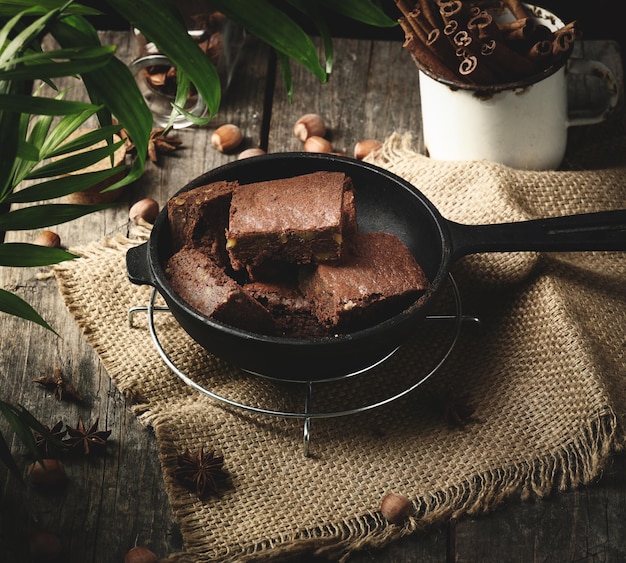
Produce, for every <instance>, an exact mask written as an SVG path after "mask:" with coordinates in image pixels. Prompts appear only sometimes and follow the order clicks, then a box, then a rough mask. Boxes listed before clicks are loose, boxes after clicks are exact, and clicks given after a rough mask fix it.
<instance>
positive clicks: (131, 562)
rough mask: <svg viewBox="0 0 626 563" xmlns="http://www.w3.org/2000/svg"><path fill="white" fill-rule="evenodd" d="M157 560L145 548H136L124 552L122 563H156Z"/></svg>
mask: <svg viewBox="0 0 626 563" xmlns="http://www.w3.org/2000/svg"><path fill="white" fill-rule="evenodd" d="M158 561H159V558H158V557H157V556H156V555H155V554H154V553H153V552H152V551H150V550H149V549H148V548H147V547H142V546H137V547H133V548H132V549H131V550H129V551H127V552H126V555H124V563H158Z"/></svg>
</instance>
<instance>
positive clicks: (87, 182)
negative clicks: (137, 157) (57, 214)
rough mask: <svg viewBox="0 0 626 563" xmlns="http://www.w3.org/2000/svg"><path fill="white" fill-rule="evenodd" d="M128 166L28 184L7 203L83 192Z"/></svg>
mask: <svg viewBox="0 0 626 563" xmlns="http://www.w3.org/2000/svg"><path fill="white" fill-rule="evenodd" d="M123 170H126V166H116V167H115V168H110V169H108V170H96V171H95V172H83V173H82V174H71V175H67V176H61V177H60V178H54V179H53V180H47V181H45V182H39V183H38V184H35V185H33V186H28V187H27V188H23V189H21V190H19V191H17V192H13V193H12V194H11V195H9V196H8V197H7V198H6V199H5V202H6V203H34V202H36V201H44V200H47V199H55V198H57V197H63V196H65V195H69V194H73V193H76V192H82V191H83V190H86V189H88V188H91V187H92V186H95V185H97V184H99V183H100V182H104V181H106V180H108V179H109V178H112V177H113V176H116V175H117V174H119V173H120V172H122V171H123Z"/></svg>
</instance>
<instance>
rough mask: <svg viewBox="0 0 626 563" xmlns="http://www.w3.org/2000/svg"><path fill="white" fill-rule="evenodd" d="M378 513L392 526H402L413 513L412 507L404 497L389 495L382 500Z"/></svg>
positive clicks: (394, 494)
mask: <svg viewBox="0 0 626 563" xmlns="http://www.w3.org/2000/svg"><path fill="white" fill-rule="evenodd" d="M380 511H381V512H382V514H383V516H384V517H385V519H386V520H387V521H389V522H391V523H392V524H402V523H403V522H404V521H405V520H406V519H407V518H408V517H409V516H410V515H411V513H412V512H413V506H412V505H411V501H410V500H409V499H408V498H407V497H405V496H404V495H399V494H396V493H389V494H388V495H386V496H385V497H384V498H383V500H382V502H381V504H380Z"/></svg>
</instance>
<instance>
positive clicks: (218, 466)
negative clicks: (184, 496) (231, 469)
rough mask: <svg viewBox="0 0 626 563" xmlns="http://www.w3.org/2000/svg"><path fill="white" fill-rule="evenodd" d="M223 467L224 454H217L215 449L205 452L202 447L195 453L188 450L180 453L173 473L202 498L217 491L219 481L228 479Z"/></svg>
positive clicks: (179, 480)
mask: <svg viewBox="0 0 626 563" xmlns="http://www.w3.org/2000/svg"><path fill="white" fill-rule="evenodd" d="M223 467H224V456H217V455H215V452H214V451H213V450H211V451H210V452H208V453H204V448H202V447H201V448H200V449H199V450H198V451H197V453H195V454H194V453H192V452H190V451H189V450H187V451H185V453H184V454H182V455H179V456H178V465H177V467H176V469H174V471H173V475H174V477H175V478H176V479H177V480H178V482H179V483H181V484H182V485H184V486H186V487H187V488H189V489H191V490H192V491H194V492H195V493H196V496H197V497H198V498H200V499H201V498H203V497H204V496H205V495H207V494H209V493H216V492H217V490H218V487H219V483H220V482H221V481H224V480H225V479H226V477H227V473H226V472H225V471H224V469H223Z"/></svg>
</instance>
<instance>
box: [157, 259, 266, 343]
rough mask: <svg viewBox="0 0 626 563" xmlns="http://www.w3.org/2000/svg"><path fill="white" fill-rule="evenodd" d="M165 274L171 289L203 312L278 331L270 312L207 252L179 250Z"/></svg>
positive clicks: (260, 329) (263, 330)
mask: <svg viewBox="0 0 626 563" xmlns="http://www.w3.org/2000/svg"><path fill="white" fill-rule="evenodd" d="M165 275H166V276H167V279H168V281H169V283H170V286H171V287H172V289H173V290H174V291H175V292H176V293H177V294H178V295H179V296H180V297H181V298H182V299H183V300H184V301H185V302H186V303H187V304H188V305H190V306H191V307H193V308H194V309H195V310H196V311H198V312H200V313H202V314H203V315H206V316H207V317H211V318H213V319H215V320H218V321H221V322H224V323H226V324H229V325H231V326H234V327H238V328H241V329H244V330H249V331H251V332H257V333H261V334H274V333H275V332H276V330H275V326H274V321H273V320H272V317H271V316H270V314H269V312H268V311H267V310H266V309H265V308H264V307H263V306H262V305H261V304H260V303H259V302H258V301H257V300H256V299H254V298H253V297H251V296H250V295H249V294H248V293H246V292H245V291H244V290H243V288H242V287H241V286H240V285H239V284H238V283H237V282H236V281H235V280H233V279H232V278H231V277H229V276H228V275H227V274H226V272H225V271H224V269H223V268H222V267H221V266H220V265H218V264H217V263H216V262H215V260H214V259H213V258H212V257H211V256H209V255H207V254H205V253H204V252H202V251H200V250H197V249H195V248H189V247H185V248H183V249H181V250H179V251H178V252H176V253H175V254H173V255H172V256H171V257H170V258H169V260H168V261H167V264H166V267H165Z"/></svg>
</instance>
